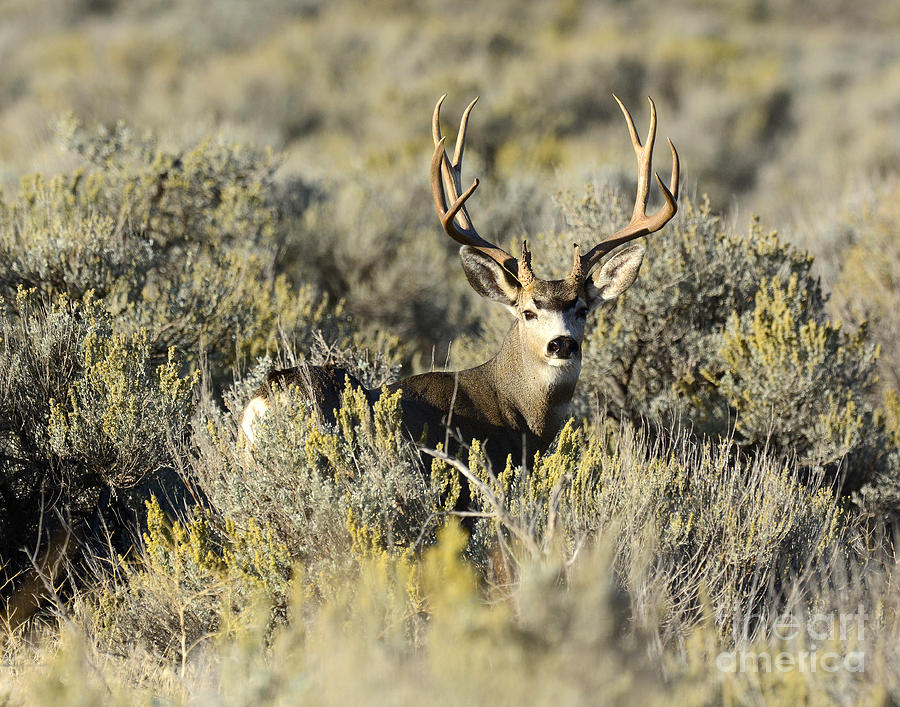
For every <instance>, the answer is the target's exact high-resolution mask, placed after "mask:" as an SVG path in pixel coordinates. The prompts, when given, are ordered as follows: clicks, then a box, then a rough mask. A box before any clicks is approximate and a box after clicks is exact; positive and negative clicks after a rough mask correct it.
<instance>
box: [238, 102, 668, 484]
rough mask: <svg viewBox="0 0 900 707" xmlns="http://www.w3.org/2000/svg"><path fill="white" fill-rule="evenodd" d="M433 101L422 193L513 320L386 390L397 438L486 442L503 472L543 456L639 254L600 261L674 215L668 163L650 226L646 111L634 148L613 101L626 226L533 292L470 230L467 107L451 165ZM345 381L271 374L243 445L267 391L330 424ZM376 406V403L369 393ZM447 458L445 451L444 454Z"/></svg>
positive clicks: (314, 369) (507, 260)
mask: <svg viewBox="0 0 900 707" xmlns="http://www.w3.org/2000/svg"><path fill="white" fill-rule="evenodd" d="M444 98H445V97H444V96H442V97H441V98H440V100H438V102H437V105H436V106H435V108H434V114H433V117H432V126H431V129H432V135H433V138H434V154H433V156H432V159H431V190H432V193H433V196H434V204H435V207H436V208H437V213H438V216H439V218H440V221H441V225H442V226H443V228H444V231H445V232H446V233H447V235H448V236H450V238H452V239H453V240H454V241H456V242H457V243H459V244H461V246H462V248H460V257H461V259H462V265H463V270H464V272H465V274H466V277H467V278H468V280H469V284H470V285H471V286H472V288H473V289H474V290H475V291H476V292H477V293H478V294H480V295H481V296H482V297H487V298H488V299H491V300H494V301H495V302H499V303H500V304H502V305H504V306H505V307H506V308H507V309H508V310H509V311H510V312H511V313H512V315H513V316H514V317H515V321H514V323H513V325H512V327H511V328H510V330H509V332H508V333H507V334H506V338H505V339H504V341H503V344H502V345H501V347H500V351H499V352H497V354H496V355H495V356H494V357H493V358H492V359H490V360H489V361H486V362H485V363H483V364H481V365H480V366H476V367H475V368H470V369H467V370H463V371H457V372H432V373H423V374H421V375H416V376H412V377H410V378H406V379H404V380H401V381H399V382H397V383H394V384H393V385H390V386H388V390H389V391H391V392H393V391H396V390H400V391H401V414H402V420H403V424H404V426H405V427H406V432H407V433H408V434H409V435H410V437H411V438H412V439H414V440H423V439H424V441H425V442H426V444H428V446H431V447H434V446H436V444H437V443H438V442H443V441H445V439H449V438H450V437H449V435H448V434H447V431H448V427H449V428H450V429H452V430H453V432H454V437H455V438H456V439H457V440H462V441H463V442H468V441H471V440H472V439H479V440H483V441H485V452H486V454H487V456H488V459H489V460H490V461H491V463H492V465H494V468H495V469H497V468H499V469H502V468H503V466H504V465H505V463H506V458H507V455H510V454H511V455H512V458H513V460H515V461H518V460H521V459H526V458H527V457H528V455H532V454H533V453H534V452H535V451H538V450H544V449H545V448H546V447H547V446H548V445H549V444H550V443H551V442H552V441H553V439H554V437H555V436H556V434H557V433H558V432H559V430H560V429H561V427H562V425H563V424H564V422H565V420H566V419H567V417H568V409H569V403H570V402H571V400H572V396H573V394H574V391H575V384H576V383H577V381H578V376H579V374H580V372H581V343H582V341H583V339H584V333H585V331H584V329H585V322H586V319H587V316H588V314H589V313H590V311H591V310H592V309H594V308H595V307H597V306H598V305H599V304H600V303H602V302H605V301H609V300H611V299H613V298H615V297H617V296H618V295H619V294H621V293H622V292H624V291H625V290H626V289H628V287H630V286H631V284H632V283H633V282H634V281H635V279H636V278H637V275H638V270H639V268H640V265H641V261H642V260H643V257H644V249H643V248H642V247H640V246H637V245H632V246H630V247H628V248H626V249H624V250H621V251H620V252H618V253H616V254H614V255H613V256H612V257H610V258H609V259H608V260H607V261H606V262H605V263H604V264H603V265H602V266H600V267H599V268H598V267H597V265H598V264H599V263H600V261H601V259H602V258H603V257H604V256H605V255H606V254H608V253H609V252H610V251H612V250H613V249H614V248H616V247H617V246H620V245H622V244H624V243H627V242H628V241H631V240H633V239H635V238H639V237H641V236H645V235H648V234H650V233H653V232H655V231H658V230H660V229H661V228H662V227H663V226H665V225H666V223H668V222H669V220H670V219H671V218H672V217H673V216H674V215H675V212H676V210H677V205H676V200H677V197H678V172H679V162H678V153H677V152H676V150H675V146H674V145H673V144H672V141H671V140H669V141H668V142H669V147H670V148H671V151H672V175H671V179H670V182H669V184H670V186H669V187H666V185H665V184H664V183H663V181H662V180H661V179H660V178H659V175H658V174H657V175H656V181H657V183H658V184H659V188H660V190H661V191H662V195H663V197H664V199H665V203H664V204H662V206H661V207H660V208H659V210H658V211H656V212H655V213H653V214H652V215H648V214H647V212H646V209H647V199H648V195H649V189H650V173H651V169H652V167H651V158H652V152H653V143H654V140H655V137H656V107H655V106H654V104H653V100H652V99H650V129H649V133H648V135H647V139H646V141H645V143H644V144H643V145H642V144H641V141H640V138H639V137H638V134H637V131H636V129H635V127H634V121H633V120H632V118H631V115H630V113H629V112H628V110H627V109H626V108H625V106H624V105H623V104H622V102H621V101H620V100H619V99H618V97H615V96H614V98H615V99H616V102H617V103H618V104H619V108H621V110H622V113H623V115H624V116H625V120H626V122H627V124H628V132H629V133H630V135H631V143H632V145H633V147H634V152H635V155H636V157H637V164H638V179H637V196H636V198H635V203H634V212H633V214H632V217H631V221H630V222H629V223H628V225H626V226H625V227H624V228H622V229H621V230H619V231H617V232H616V233H613V234H612V235H610V236H608V237H606V238H604V239H603V240H601V241H600V242H599V243H597V244H596V245H594V246H593V247H591V248H590V249H589V250H588V251H587V252H585V253H582V252H581V250H580V248H579V246H578V245H577V244H576V245H575V246H574V260H573V263H572V270H571V272H570V273H569V275H568V276H567V277H566V278H565V279H562V280H541V279H539V278H537V277H536V276H535V274H534V272H533V270H532V267H531V253H530V252H529V250H528V247H527V244H526V243H525V242H524V241H523V242H522V254H521V256H520V257H519V258H518V259H517V258H515V257H513V256H512V255H511V254H510V253H508V252H506V251H505V250H503V249H502V248H500V247H498V246H496V245H494V244H493V243H491V242H489V241H487V240H485V239H484V238H482V237H481V236H480V235H479V234H478V232H477V231H476V230H475V226H474V225H473V223H472V219H471V218H470V217H469V213H468V210H467V209H466V202H467V201H468V199H469V197H471V196H472V194H473V193H474V192H475V189H476V188H477V187H478V180H477V179H476V180H474V182H473V183H472V185H471V186H470V187H469V188H468V189H466V190H465V191H463V190H462V182H461V171H462V158H463V150H464V147H465V138H466V128H467V126H468V121H469V114H470V112H471V111H472V108H473V107H474V105H475V102H476V101H477V100H478V99H477V98H476V99H475V100H473V101H472V102H471V103H470V104H469V105H468V107H467V108H466V110H465V112H464V113H463V115H462V119H461V120H460V125H459V132H458V134H457V138H456V147H455V150H454V153H453V158H452V159H450V158H449V157H448V155H447V152H446V148H445V144H444V142H445V138H444V137H442V136H441V128H440V109H441V104H442V103H443V100H444ZM345 380H347V381H348V382H349V383H350V384H353V385H358V381H356V380H355V379H353V378H352V376H349V377H348V374H347V372H346V371H344V370H342V369H338V368H335V367H328V366H324V367H322V366H300V367H297V368H289V369H284V370H280V371H273V372H272V373H270V374H269V376H268V378H267V382H266V384H265V385H263V386H262V387H261V388H260V389H259V390H258V391H257V392H256V393H255V394H254V397H253V399H252V400H251V401H250V403H249V404H248V405H247V408H246V410H245V413H244V416H243V421H242V429H243V432H244V434H245V436H246V438H247V439H248V440H249V442H250V443H251V444H253V441H254V439H255V437H254V424H255V422H256V420H257V419H258V418H259V417H260V416H261V415H262V414H263V413H264V412H265V411H266V410H267V409H268V408H269V406H270V404H271V402H272V396H273V394H274V391H275V390H277V389H278V388H283V387H286V386H287V385H289V384H298V385H300V386H303V387H304V388H305V390H306V392H307V393H308V394H309V395H310V397H311V398H313V399H314V401H315V403H316V404H317V406H318V408H319V410H320V412H321V413H322V414H323V415H324V417H325V418H327V419H333V417H332V415H333V411H334V409H335V408H336V407H338V406H339V405H340V400H341V391H342V390H343V386H344V383H345ZM367 394H368V396H369V400H370V401H371V402H374V400H375V399H377V397H378V395H379V394H380V392H379V391H368V393H367ZM447 451H448V452H450V451H451V450H447Z"/></svg>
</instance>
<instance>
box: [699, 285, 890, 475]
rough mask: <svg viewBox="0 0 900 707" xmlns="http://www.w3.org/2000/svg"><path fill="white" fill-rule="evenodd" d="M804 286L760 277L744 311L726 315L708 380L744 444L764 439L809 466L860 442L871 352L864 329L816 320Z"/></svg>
mask: <svg viewBox="0 0 900 707" xmlns="http://www.w3.org/2000/svg"><path fill="white" fill-rule="evenodd" d="M807 301H808V292H807V291H806V290H805V289H803V288H801V287H800V286H799V285H798V279H797V277H796V276H792V277H791V278H790V280H789V281H788V282H787V285H786V287H785V286H783V285H782V283H781V282H780V281H779V280H778V279H777V278H774V279H773V280H772V281H771V282H762V283H761V284H760V289H759V291H758V292H757V294H756V300H755V307H754V310H753V312H752V314H751V315H749V316H746V317H744V319H743V320H742V319H741V318H740V317H739V316H738V315H737V314H736V313H735V314H732V316H731V319H730V321H729V323H728V326H727V328H726V330H725V332H724V334H723V337H722V347H721V349H720V355H721V357H722V359H723V361H724V363H725V373H724V375H723V376H722V377H721V378H720V379H719V380H717V381H715V384H716V386H717V389H718V390H719V391H720V392H721V394H722V395H724V396H725V398H726V399H727V400H728V403H729V404H730V405H731V406H732V407H733V408H734V409H735V411H736V413H737V419H736V423H735V424H736V429H737V431H738V432H739V434H740V435H741V436H742V439H743V441H744V442H746V443H751V444H752V443H756V444H762V443H765V442H766V441H767V440H771V441H772V442H773V443H774V444H775V445H776V446H777V447H778V448H779V449H786V450H787V449H791V450H793V451H794V452H795V453H797V454H799V455H800V457H801V459H803V460H804V462H806V463H809V464H811V465H825V464H833V463H835V462H837V461H839V460H840V459H842V458H843V457H844V456H846V455H847V454H848V453H850V452H852V451H853V450H854V449H856V448H857V447H858V446H859V445H860V444H861V442H862V437H863V426H864V424H865V422H866V420H865V416H864V414H863V410H860V409H858V408H859V407H861V406H862V405H863V404H864V402H865V399H866V394H867V393H868V387H869V386H870V385H871V369H872V366H873V364H874V360H875V357H876V355H877V352H876V351H875V350H874V348H873V347H872V346H871V345H870V344H868V343H867V341H866V337H865V331H864V330H860V331H858V332H857V333H856V334H853V335H848V334H845V333H844V332H843V331H842V330H841V325H840V323H837V324H834V323H831V322H828V321H826V322H824V323H819V322H817V321H816V320H815V319H814V318H813V317H812V316H811V315H812V313H811V312H810V311H809V310H808V309H807V306H806V303H807Z"/></svg>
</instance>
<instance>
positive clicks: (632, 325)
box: [563, 190, 893, 509]
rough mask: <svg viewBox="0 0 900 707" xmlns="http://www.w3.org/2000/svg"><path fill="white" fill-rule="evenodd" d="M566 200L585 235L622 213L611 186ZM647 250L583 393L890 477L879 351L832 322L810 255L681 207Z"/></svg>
mask: <svg viewBox="0 0 900 707" xmlns="http://www.w3.org/2000/svg"><path fill="white" fill-rule="evenodd" d="M563 205H564V207H565V208H566V211H567V215H568V218H569V221H570V223H571V224H572V225H573V226H574V227H575V228H576V230H578V231H581V232H583V234H582V235H583V237H584V238H585V239H587V238H590V237H592V236H591V234H592V233H593V232H601V233H602V232H606V231H608V230H609V228H610V223H616V222H623V221H625V220H627V219H625V218H623V217H622V214H621V211H622V199H621V197H620V196H619V195H618V194H616V193H614V192H608V191H607V192H603V191H600V192H598V191H596V190H589V191H588V194H587V195H586V196H585V197H584V198H583V199H581V200H576V199H574V198H572V197H568V196H566V197H564V198H563ZM647 247H648V251H649V252H648V256H647V262H646V263H645V266H644V268H643V269H642V273H641V277H640V278H639V279H638V281H637V283H636V284H635V286H634V287H632V288H631V289H630V290H629V291H628V292H626V293H625V294H624V295H623V296H622V297H621V298H620V299H619V301H618V302H617V304H616V305H615V306H614V307H613V308H612V309H608V310H603V311H601V312H600V314H599V316H597V322H596V324H595V325H594V328H593V330H592V331H591V332H590V333H589V334H588V340H587V342H586V346H585V349H586V356H585V363H584V372H583V374H582V385H583V386H584V388H583V392H582V396H584V394H585V393H590V394H593V395H596V394H599V396H600V398H601V400H602V401H604V402H605V404H606V405H607V406H608V409H609V410H610V411H611V412H613V413H614V414H616V415H617V416H620V417H623V416H624V417H625V418H627V419H630V420H632V421H636V420H638V419H641V418H644V419H650V420H655V421H657V422H660V423H662V424H664V425H677V426H682V427H687V428H688V429H690V430H691V431H693V432H695V433H701V434H705V435H712V436H714V437H719V438H730V436H731V434H732V429H734V431H735V436H734V441H735V442H737V443H738V444H740V445H742V446H743V447H744V448H745V449H748V450H751V451H752V450H757V451H758V450H762V449H764V448H768V449H769V450H770V451H774V452H776V453H782V454H787V455H796V456H797V457H798V458H799V460H800V461H801V463H802V464H803V465H804V466H805V467H807V468H809V469H811V470H812V469H821V468H826V469H827V470H828V474H829V480H828V483H831V484H835V483H840V482H843V483H844V484H845V488H846V489H847V490H855V489H858V488H859V487H860V486H861V485H863V484H866V483H871V482H873V480H874V479H875V478H876V476H878V477H884V475H885V474H886V473H887V474H889V473H890V468H892V466H891V465H892V464H893V461H892V459H891V455H892V454H893V452H892V451H891V449H890V445H887V444H886V438H885V434H884V428H883V426H882V425H881V424H880V423H879V421H878V420H879V415H878V414H876V404H877V401H875V400H874V399H873V395H872V394H873V388H874V385H875V381H876V377H875V361H876V359H877V347H876V346H875V345H874V344H873V343H871V342H870V341H869V339H868V332H867V330H866V329H865V328H860V329H858V330H857V331H856V332H847V331H845V330H844V329H843V328H842V327H841V326H840V324H837V323H834V322H831V321H829V319H828V317H827V315H826V312H825V303H826V297H825V296H824V295H823V293H822V290H821V286H820V283H819V281H818V279H817V278H816V277H815V276H814V274H813V273H812V270H811V268H812V264H813V260H812V258H811V256H809V255H807V254H805V253H802V252H800V251H798V250H796V249H795V248H793V247H791V246H790V245H788V244H787V243H785V242H784V241H782V240H781V239H780V238H779V237H778V236H777V234H776V233H774V232H769V233H767V232H765V231H763V230H762V228H761V227H760V226H759V224H758V222H757V221H755V220H754V221H752V222H751V224H750V228H749V230H748V232H747V233H746V235H741V234H733V233H729V232H728V230H727V229H725V228H724V227H723V226H722V224H721V222H720V220H719V218H718V217H717V216H716V215H715V214H714V213H713V212H712V211H711V210H710V208H709V206H708V204H701V205H699V206H697V205H695V204H693V203H691V202H689V201H688V202H685V204H684V205H683V207H682V209H681V212H680V213H679V216H678V217H677V218H676V220H675V221H674V222H673V223H671V224H669V225H668V226H667V227H666V229H665V230H663V232H661V233H659V234H655V235H653V236H652V237H650V238H649V239H648V243H647ZM879 483H881V482H879ZM870 498H871V496H870ZM879 506H880V507H881V508H882V509H883V508H884V504H879Z"/></svg>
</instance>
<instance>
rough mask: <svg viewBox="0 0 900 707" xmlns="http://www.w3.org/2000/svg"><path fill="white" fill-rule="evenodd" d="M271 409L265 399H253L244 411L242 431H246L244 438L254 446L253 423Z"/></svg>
mask: <svg viewBox="0 0 900 707" xmlns="http://www.w3.org/2000/svg"><path fill="white" fill-rule="evenodd" d="M268 409H269V404H268V403H267V402H266V401H265V399H264V398H259V397H257V398H253V400H251V401H250V402H249V403H247V407H246V409H245V410H244V418H243V420H241V429H242V430H243V431H244V437H246V438H247V441H248V442H249V443H250V444H254V441H255V437H254V434H253V423H254V422H256V420H257V419H258V418H260V417H262V416H263V415H265V413H266V411H267V410H268Z"/></svg>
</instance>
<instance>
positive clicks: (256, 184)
mask: <svg viewBox="0 0 900 707" xmlns="http://www.w3.org/2000/svg"><path fill="white" fill-rule="evenodd" d="M60 131H61V133H62V135H63V137H64V139H65V140H66V141H67V142H68V144H69V145H70V147H71V148H72V149H73V150H74V151H75V152H77V153H78V154H79V155H81V156H82V157H83V159H84V160H85V161H87V162H88V165H87V166H85V167H83V168H80V169H79V170H77V171H75V172H74V173H73V174H72V175H71V176H60V177H54V178H52V179H44V178H43V177H42V176H40V175H35V176H33V177H28V178H25V179H23V181H22V187H21V190H20V191H19V192H18V194H16V195H15V196H14V198H13V199H11V200H9V201H2V202H0V295H2V296H5V297H7V298H11V296H12V293H14V292H15V288H16V287H18V286H20V285H24V286H27V287H31V288H33V289H35V291H36V292H37V293H38V295H39V297H40V299H41V300H42V301H43V302H45V303H47V304H49V303H50V302H52V301H53V298H54V297H56V296H57V295H58V294H63V295H66V296H67V297H69V298H71V299H73V300H76V301H77V300H80V299H83V298H84V297H86V296H87V294H88V292H91V293H93V296H94V297H95V298H97V299H99V300H101V301H102V302H103V304H104V306H105V307H106V309H107V310H108V311H110V312H111V313H112V314H114V315H115V317H116V324H117V328H118V330H120V331H126V332H128V333H130V334H133V335H140V332H141V331H142V330H145V331H146V340H147V344H148V346H149V350H150V353H151V356H152V358H153V359H154V360H155V361H157V362H160V363H163V362H165V360H166V359H167V356H168V352H169V350H170V349H171V348H172V347H173V346H175V347H177V349H178V351H179V353H180V354H181V355H182V356H188V357H190V359H191V365H192V367H194V368H199V364H198V362H197V361H196V358H197V357H198V356H199V354H200V352H201V351H203V352H204V355H205V360H206V365H207V366H208V367H210V368H212V371H211V372H212V373H213V375H214V376H215V377H216V378H219V377H221V376H222V374H223V372H224V371H223V366H225V365H228V364H229V363H230V362H233V361H235V360H237V358H239V357H241V356H242V355H246V354H250V355H253V356H256V355H261V354H262V353H264V352H266V351H267V350H268V349H271V348H272V347H273V346H274V344H275V341H276V336H277V333H278V332H279V330H280V331H281V332H282V334H283V336H286V337H288V338H289V339H292V338H296V339H297V343H298V344H299V345H301V346H305V347H308V346H309V345H310V344H311V343H312V341H313V337H312V333H313V331H314V330H316V329H320V328H323V327H324V328H328V327H329V323H330V322H334V321H335V320H336V318H339V317H340V315H341V308H340V306H337V307H334V306H331V305H330V303H329V301H328V299H327V298H324V297H321V296H320V295H319V294H318V292H317V291H316V289H315V287H314V286H313V285H312V284H307V285H303V286H298V287H294V286H292V285H291V284H290V282H289V280H288V279H287V277H286V276H285V275H284V274H283V273H282V274H279V273H275V272H273V266H274V261H275V259H276V249H277V242H276V240H277V239H276V229H277V227H278V223H279V214H278V211H277V210H276V208H275V206H274V204H273V203H272V199H273V190H274V188H273V184H272V174H273V172H274V170H275V168H276V167H277V162H276V160H275V159H274V157H272V155H271V154H261V153H259V152H256V151H254V150H251V149H249V148H246V147H243V146H240V145H236V144H233V143H229V142H226V141H225V140H223V139H204V140H201V141H199V142H198V143H197V144H195V145H193V146H191V147H188V148H186V149H184V150H181V151H180V152H177V153H175V152H171V151H166V150H163V149H160V148H159V147H158V146H157V145H156V143H155V142H154V141H153V140H152V139H150V138H144V139H138V138H136V137H135V136H134V135H133V134H132V133H131V132H130V131H129V130H128V129H126V128H125V127H124V126H121V125H119V126H117V127H116V128H115V129H114V130H110V131H100V132H99V133H98V134H97V135H96V136H90V137H89V136H88V135H87V134H86V133H85V131H84V130H83V129H82V128H81V127H80V126H79V125H78V124H77V122H75V121H74V120H73V119H66V120H64V121H62V123H61V126H60ZM340 329H341V328H340V326H338V327H337V328H333V333H335V334H337V333H338V331H339V330H340ZM226 342H229V343H227V344H226Z"/></svg>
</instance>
